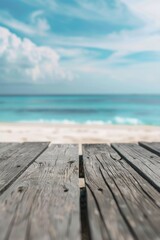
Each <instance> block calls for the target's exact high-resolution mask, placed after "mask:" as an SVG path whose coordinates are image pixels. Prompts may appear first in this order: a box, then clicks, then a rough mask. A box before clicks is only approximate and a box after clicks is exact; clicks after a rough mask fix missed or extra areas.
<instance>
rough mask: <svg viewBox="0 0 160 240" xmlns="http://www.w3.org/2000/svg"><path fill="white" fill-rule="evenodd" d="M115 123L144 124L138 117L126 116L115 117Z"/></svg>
mask: <svg viewBox="0 0 160 240" xmlns="http://www.w3.org/2000/svg"><path fill="white" fill-rule="evenodd" d="M114 120H115V123H117V124H129V125H139V124H142V121H140V120H139V119H137V118H128V117H126V118H124V117H115V119H114Z"/></svg>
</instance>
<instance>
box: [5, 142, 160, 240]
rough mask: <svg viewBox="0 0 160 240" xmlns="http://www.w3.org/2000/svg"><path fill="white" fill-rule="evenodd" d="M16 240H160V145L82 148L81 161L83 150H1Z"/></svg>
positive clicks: (10, 234) (36, 146)
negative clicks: (80, 182)
mask: <svg viewBox="0 0 160 240" xmlns="http://www.w3.org/2000/svg"><path fill="white" fill-rule="evenodd" d="M83 175H84V176H83ZM79 176H81V177H84V179H85V185H84V187H83V188H82V189H80V187H79ZM9 239H10V240H31V239H33V240H51V239H57V240H80V239H90V240H102V239H103V240H104V239H106V240H121V239H127V240H133V239H135V240H144V239H147V240H158V239H160V143H139V144H122V143H121V144H112V145H111V146H109V145H107V144H93V145H83V147H82V156H79V155H78V146H77V145H49V143H40V142H39V143H38V142H37V143H0V240H9Z"/></svg>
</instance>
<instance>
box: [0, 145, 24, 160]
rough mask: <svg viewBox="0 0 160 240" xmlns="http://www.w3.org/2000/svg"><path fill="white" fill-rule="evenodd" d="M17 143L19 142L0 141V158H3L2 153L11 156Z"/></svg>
mask: <svg viewBox="0 0 160 240" xmlns="http://www.w3.org/2000/svg"><path fill="white" fill-rule="evenodd" d="M18 145H20V143H0V160H1V159H2V158H3V156H4V154H6V155H7V156H11V155H12V153H13V152H14V151H15V150H16V148H17V147H18ZM5 157H6V156H5Z"/></svg>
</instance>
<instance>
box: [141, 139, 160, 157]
mask: <svg viewBox="0 0 160 240" xmlns="http://www.w3.org/2000/svg"><path fill="white" fill-rule="evenodd" d="M139 145H140V146H142V147H144V148H146V149H147V150H149V151H151V152H153V153H155V154H157V155H158V156H160V143H158V142H152V143H147V142H139Z"/></svg>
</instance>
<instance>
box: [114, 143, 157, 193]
mask: <svg viewBox="0 0 160 240" xmlns="http://www.w3.org/2000/svg"><path fill="white" fill-rule="evenodd" d="M112 147H113V148H114V149H115V150H116V151H117V152H118V153H119V154H120V155H121V156H122V157H124V158H125V160H126V161H127V162H128V163H129V164H130V165H131V166H132V167H133V168H134V169H135V170H136V171H138V172H139V173H140V174H141V175H142V176H143V177H145V178H146V179H147V180H148V181H149V182H150V183H151V184H152V185H153V186H154V187H155V188H156V189H157V190H158V191H160V157H158V156H157V155H156V154H154V153H151V152H150V151H148V150H146V149H144V148H142V147H141V146H139V145H137V144H112Z"/></svg>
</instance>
